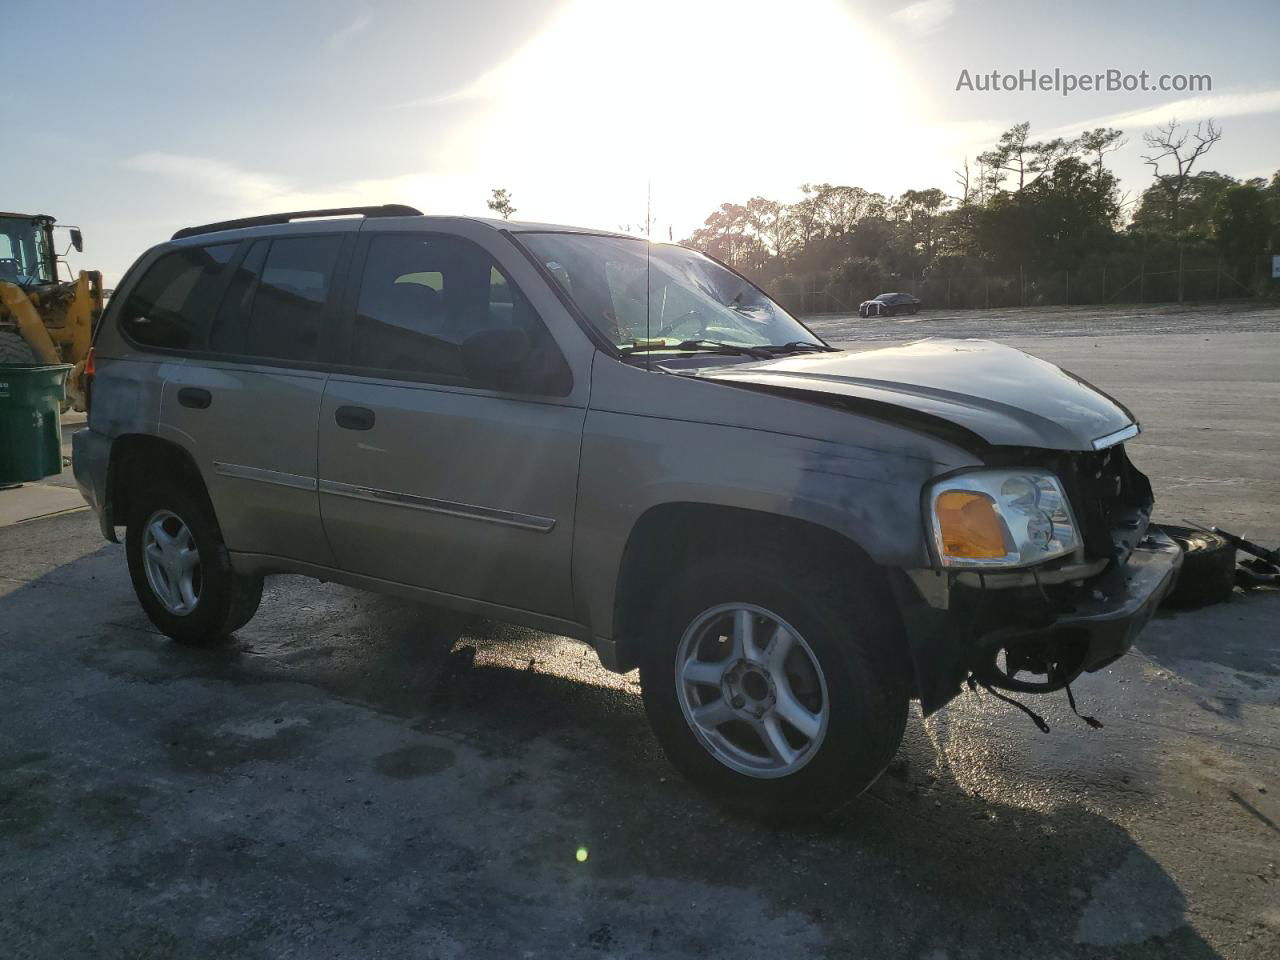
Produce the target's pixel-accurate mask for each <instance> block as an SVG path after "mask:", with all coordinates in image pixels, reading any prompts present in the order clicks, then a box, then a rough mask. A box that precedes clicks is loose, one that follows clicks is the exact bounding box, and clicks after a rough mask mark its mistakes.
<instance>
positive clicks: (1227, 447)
mask: <svg viewBox="0 0 1280 960" xmlns="http://www.w3.org/2000/svg"><path fill="white" fill-rule="evenodd" d="M1250 316H1251V317H1252V315H1250ZM1277 319H1280V317H1278V316H1277V315H1275V314H1273V315H1272V316H1271V317H1270V322H1269V323H1268V322H1264V321H1266V320H1267V318H1265V317H1264V318H1263V320H1256V319H1248V320H1233V319H1232V318H1231V317H1230V316H1227V317H1226V318H1225V319H1223V318H1219V317H1215V318H1213V320H1212V323H1210V324H1209V326H1210V327H1211V331H1210V332H1208V333H1205V332H1203V330H1202V329H1201V328H1200V327H1196V329H1194V330H1193V329H1192V328H1193V327H1195V324H1194V323H1193V321H1194V317H1191V318H1190V319H1186V320H1183V319H1179V318H1178V317H1176V316H1175V317H1174V318H1173V319H1171V320H1168V321H1167V322H1165V321H1161V322H1160V323H1158V324H1154V323H1153V324H1152V330H1154V333H1153V332H1151V331H1147V330H1145V328H1143V326H1142V324H1140V323H1137V322H1136V321H1135V322H1128V321H1126V322H1119V321H1115V322H1110V323H1103V322H1099V323H1096V324H1093V325H1091V326H1090V327H1089V329H1088V331H1087V332H1086V333H1083V334H1082V333H1080V332H1079V331H1078V330H1074V331H1072V332H1071V334H1070V335H1063V334H1062V327H1063V323H1064V321H1063V320H1062V318H1061V317H1055V318H1054V319H1053V322H1052V323H1049V322H1045V323H1042V324H1039V325H1037V321H1035V320H1033V319H1026V318H1022V319H1020V318H1018V317H1013V318H1010V319H1008V320H1007V322H1006V321H1001V323H1000V324H996V323H995V322H994V321H991V322H983V321H979V320H977V319H971V320H968V321H964V320H963V318H962V319H961V320H955V319H947V320H945V321H944V322H941V323H940V324H939V325H938V326H937V327H936V328H934V329H929V327H930V326H931V325H930V324H929V323H928V322H927V318H926V321H925V322H914V323H912V324H911V325H909V326H907V325H904V326H903V327H901V328H895V327H891V326H888V325H887V323H882V324H880V325H877V326H875V327H871V326H866V327H863V326H860V325H859V324H858V323H857V321H848V320H843V319H840V318H823V319H822V320H819V321H816V322H815V326H816V327H817V328H819V329H822V330H824V331H825V332H828V333H829V334H830V335H832V336H833V337H835V338H837V339H841V340H850V339H853V338H854V337H855V336H864V335H865V336H867V337H869V338H870V339H874V340H877V341H886V340H892V339H895V338H897V339H907V338H909V337H915V336H919V335H924V334H927V333H933V332H946V333H947V335H957V334H959V335H979V336H990V337H992V338H999V339H1002V340H1005V341H1006V342H1010V343H1012V344H1014V345H1015V346H1020V347H1022V348H1023V349H1028V350H1030V351H1031V352H1033V353H1036V354H1038V355H1040V356H1044V357H1046V358H1047V359H1050V360H1054V361H1055V362H1059V363H1062V364H1063V365H1065V366H1067V367H1068V368H1069V369H1073V370H1075V371H1076V372H1077V373H1080V374H1081V375H1083V376H1085V377H1086V378H1087V379H1090V380H1091V381H1093V382H1095V383H1096V384H1097V385H1098V386H1100V387H1102V388H1103V389H1106V390H1108V391H1110V392H1112V393H1114V394H1115V395H1117V396H1119V397H1120V398H1122V399H1123V400H1124V401H1125V402H1126V403H1127V404H1128V405H1129V406H1130V407H1131V408H1133V409H1134V410H1135V412H1136V413H1137V414H1138V416H1139V418H1140V419H1141V420H1142V422H1143V423H1144V426H1145V428H1146V433H1145V435H1144V437H1143V438H1141V439H1140V440H1139V441H1137V442H1135V443H1134V444H1133V445H1132V447H1131V450H1132V453H1133V456H1134V459H1135V460H1136V462H1137V463H1138V464H1139V466H1141V467H1142V468H1143V469H1145V470H1147V472H1149V473H1150V474H1151V475H1152V477H1153V480H1154V482H1155V486H1156V490H1157V495H1158V496H1159V497H1160V502H1159V514H1160V516H1162V517H1163V518H1164V519H1167V520H1170V521H1176V520H1178V519H1180V518H1181V517H1183V516H1190V517H1192V518H1193V519H1197V518H1198V519H1205V520H1208V521H1210V522H1218V523H1221V524H1222V525H1223V526H1227V527H1228V528H1229V529H1230V527H1231V524H1233V523H1234V524H1236V525H1237V526H1239V527H1240V528H1241V530H1240V532H1244V533H1248V534H1249V535H1250V536H1251V538H1252V539H1256V540H1259V541H1262V542H1266V543H1273V542H1280V506H1278V504H1280V481H1278V480H1277V476H1276V472H1275V465H1276V463H1277V462H1280V383H1278V382H1277V377H1276V374H1275V358H1276V356H1277V347H1280V332H1278V331H1280V324H1278V323H1277V322H1276V321H1277ZM912 320H913V321H916V320H917V318H912ZM966 324H967V325H966ZM1201 326H1203V325H1201ZM882 327H883V329H882ZM1206 337H1207V338H1208V339H1205V338H1206ZM3 495H4V494H3V492H0V496H3ZM1278 619H1280V592H1275V591H1271V592H1255V593H1253V594H1250V595H1243V594H1238V595H1237V596H1236V597H1235V598H1234V599H1233V600H1232V601H1231V602H1229V603H1227V604H1224V605H1221V606H1218V607H1214V608H1209V609H1205V610H1200V611H1192V612H1185V613H1179V614H1176V615H1174V614H1161V615H1159V616H1158V617H1157V619H1156V620H1155V621H1154V622H1153V623H1152V624H1151V626H1150V627H1149V628H1148V629H1147V631H1146V632H1145V633H1144V635H1143V636H1142V637H1141V638H1140V640H1139V642H1138V644H1137V647H1136V648H1135V650H1134V651H1133V652H1132V653H1131V654H1130V655H1129V656H1127V657H1125V658H1123V659H1122V660H1120V661H1119V662H1117V663H1116V664H1114V665H1112V666H1111V667H1110V668H1108V669H1106V670H1104V671H1102V672H1100V673H1098V674H1095V675H1090V676H1087V677H1085V678H1082V680H1081V681H1080V682H1079V683H1078V684H1077V685H1076V686H1075V690H1076V694H1077V698H1078V700H1079V701H1080V705H1081V710H1082V712H1086V713H1091V714H1094V715H1096V716H1098V717H1099V718H1100V719H1101V720H1102V721H1103V722H1104V723H1105V727H1104V729H1101V730H1091V729H1089V728H1088V727H1087V726H1085V725H1084V724H1083V723H1081V722H1080V721H1078V720H1077V719H1076V718H1075V717H1074V716H1073V715H1072V714H1071V712H1070V711H1069V709H1068V708H1067V704H1066V702H1065V698H1062V697H1057V696H1055V697H1049V698H1040V699H1039V700H1038V701H1037V702H1036V707H1037V709H1040V710H1042V711H1043V712H1044V713H1045V715H1046V717H1047V719H1048V721H1049V723H1050V725H1051V727H1052V728H1053V729H1052V732H1051V733H1050V734H1048V735H1042V734H1040V733H1039V732H1038V731H1037V730H1036V729H1035V728H1034V727H1033V726H1032V725H1031V723H1030V722H1028V721H1027V720H1026V718H1024V717H1023V716H1022V715H1020V714H1019V713H1017V712H1016V711H1015V710H1013V709H1012V708H1010V707H1008V706H1006V705H1005V704H1002V703H999V702H997V701H995V700H993V699H991V698H990V697H986V696H983V695H974V694H966V695H964V696H962V697H961V698H960V699H959V700H957V701H956V702H955V703H953V704H952V705H951V706H950V707H949V708H947V709H946V710H944V711H943V712H941V713H940V714H938V715H936V716H935V717H933V718H931V719H930V720H928V721H922V720H921V719H920V718H919V716H918V710H916V709H914V708H913V717H912V719H911V721H910V723H909V725H908V730H907V737H906V740H905V742H904V744H903V746H902V749H901V751H900V752H899V754H898V757H897V758H896V760H895V761H894V763H893V764H892V766H891V768H890V770H889V771H888V773H887V774H886V775H885V776H884V777H882V778H881V779H880V781H879V782H878V783H877V784H876V785H875V786H874V787H873V788H872V789H871V790H870V791H869V792H868V793H867V794H866V795H864V796H863V797H862V798H860V799H859V800H858V801H856V802H855V803H854V804H853V805H851V807H850V808H849V809H848V810H846V811H845V812H844V813H843V814H842V815H841V816H840V817H839V818H838V819H836V820H834V821H831V822H827V823H822V824H814V825H811V826H808V827H797V826H781V825H771V824H761V823H757V822H753V821H750V820H745V819H741V818H739V817H735V816H733V815H730V814H728V813H726V812H724V811H722V810H721V809H719V808H717V807H716V806H715V805H714V804H713V803H712V802H710V801H709V800H708V799H706V798H705V797H704V796H702V795H701V794H699V793H698V792H696V791H694V790H693V789H692V788H691V787H690V786H688V785H687V784H686V783H684V782H683V781H682V780H681V779H680V777H679V776H678V775H677V774H676V773H675V772H674V771H673V770H672V769H671V768H670V767H668V765H667V764H666V761H665V760H664V758H663V756H662V753H661V750H660V749H659V748H658V746H657V744H656V742H655V741H654V740H653V738H652V736H651V735H650V733H649V731H648V728H647V725H646V723H645V720H644V716H643V711H642V709H641V706H640V702H639V697H638V688H637V683H636V678H635V676H634V675H628V676H615V675H612V674H609V673H607V672H606V671H604V670H603V669H602V668H601V667H600V666H599V664H598V663H597V662H596V661H595V659H594V654H592V652H591V651H590V650H588V649H586V648H585V647H582V646H579V645H578V644H575V643H573V642H572V641H569V640H566V639H564V638H555V637H549V636H545V635H540V634H536V633H533V632H531V631H527V630H523V629H517V628H512V627H508V626H502V625H495V624H490V623H483V622H477V621H471V620H466V619H462V618H458V617H456V616H453V615H450V614H444V613H441V612H439V611H435V610H432V609H430V608H427V607H422V606H417V605H413V604H409V603H404V602H402V601H398V600H392V599H388V598H384V597H378V596H374V595H370V594H364V593H360V592H358V591H354V590H349V589H346V588H342V587H337V586H332V585H322V584H318V583H316V582H314V581H310V580H307V579H304V578H299V577H277V578H272V579H270V580H268V586H267V590H266V593H265V596H264V600H263V604H262V607H261V609H260V611H259V613H258V616H257V617H256V618H255V619H254V620H253V621H252V622H251V623H250V624H249V625H248V626H247V627H246V628H245V629H244V630H242V631H240V632H239V633H238V634H237V636H236V637H235V638H234V640H233V642H232V643H230V644H229V645H227V646H226V647H224V648H220V649H216V650H208V651H197V650H189V649H184V648H181V647H178V646H175V645H173V644H171V643H169V642H168V641H167V640H166V639H165V638H163V637H161V636H160V635H158V634H157V633H156V632H155V631H154V630H153V629H151V627H150V625H149V623H148V622H147V620H146V618H145V617H144V615H143V614H142V612H141V610H140V608H139V607H138V605H137V603H136V601H135V600H134V598H133V595H132V592H131V589H130V586H129V579H128V575H127V572H126V570H125V565H124V556H123V549H122V548H121V547H119V546H116V545H110V544H106V543H104V542H102V540H101V539H100V537H99V535H98V533H97V529H96V525H95V522H94V520H93V518H92V517H91V516H90V515H89V514H88V513H86V512H79V513H72V514H63V515H60V516H55V517H51V518H49V519H44V520H37V521H33V522H29V523H24V524H20V525H17V526H11V527H5V528H0V956H3V957H6V958H45V957H58V958H73V957H94V958H130V960H133V958H188V957H189V958H213V957H236V958H257V957H264V958H265V957H297V958H308V960H309V958H329V957H333V958H339V957H341V958H347V957H350V958H375V957H388V958H397V960H399V958H419V957H421V958H456V957H503V958H507V957H552V958H560V957H648V956H654V957H677V958H684V957H716V956H734V957H736V958H752V957H767V958H771V960H772V958H778V957H804V956H821V957H876V958H879V957H910V958H921V960H959V958H987V957H1010V958H1013V957H1018V958H1021V957H1036V958H1126V960H1127V958H1146V957H1178V958H1191V960H1201V958H1204V960H1208V958H1216V957H1222V958H1274V957H1276V956H1280V801H1278V797H1277V791H1280V782H1278V781H1280V776H1277V774H1278V773H1280V696H1278V694H1280V631H1277V629H1276V626H1275V624H1276V622H1277V620H1278Z"/></svg>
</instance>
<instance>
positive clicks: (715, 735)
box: [640, 555, 911, 818]
mask: <svg viewBox="0 0 1280 960" xmlns="http://www.w3.org/2000/svg"><path fill="white" fill-rule="evenodd" d="M864 572H865V571H862V570H861V569H849V568H848V567H844V568H841V567H840V565H838V564H837V565H834V566H833V567H831V568H828V569H823V570H808V569H805V568H804V567H803V566H801V564H799V563H797V562H787V560H786V559H785V558H781V557H779V558H776V559H775V558H770V559H761V560H756V559H754V558H752V557H750V556H730V555H721V556H707V557H703V558H700V559H699V561H698V562H697V563H696V564H694V565H691V566H690V567H687V568H684V569H680V570H675V571H673V572H672V575H671V578H670V580H669V581H668V582H667V583H666V584H665V585H663V586H660V587H658V588H657V589H655V590H654V591H653V593H652V596H653V605H652V607H651V608H650V610H649V618H648V623H647V625H646V626H645V629H644V632H645V640H644V644H645V646H644V648H643V650H642V651H641V663H640V686H641V690H642V692H643V695H644V705H645V712H646V713H647V714H648V716H649V722H650V724H651V725H652V727H653V730H654V733H655V734H656V735H657V737H658V739H659V741H660V742H661V743H662V747H663V750H664V751H665V752H666V754H667V757H668V759H669V760H670V761H671V763H672V764H673V765H674V766H676V767H677V768H678V769H679V770H680V771H681V772H682V773H683V774H684V775H685V776H686V777H688V778H689V779H690V780H692V781H693V782H695V783H696V784H698V786H700V787H702V788H704V789H706V790H708V791H710V792H712V793H715V794H716V795H718V796H719V797H720V799H721V800H722V801H723V802H725V803H726V804H728V805H730V806H733V807H736V808H739V809H742V810H744V811H747V812H751V813H757V814H766V815H768V816H772V817H781V818H792V817H797V816H800V817H805V816H812V815H815V814H823V813H828V812H830V811H832V810H835V809H838V808H839V807H841V806H843V805H845V804H846V803H848V802H849V801H850V800H852V799H853V798H855V797H856V796H858V794H860V793H861V792H862V791H863V790H865V789H866V788H867V787H868V786H870V785H871V784H872V783H873V782H874V781H875V779H876V778H877V777H878V776H879V775H880V773H881V772H882V771H883V770H884V768H885V767H886V766H887V765H888V763H889V761H890V760H891V759H892V758H893V754H894V752H895V751H896V750H897V748H898V744H899V742H900V741H901V740H902V733H903V729H904V727H905V725H906V719H907V705H908V702H909V697H910V679H911V678H910V673H909V667H907V665H906V664H907V661H906V660H905V657H904V656H903V650H904V648H903V647H902V646H901V644H902V643H903V638H902V636H901V628H900V627H899V625H898V623H897V620H896V617H895V616H894V614H893V612H892V608H891V607H889V606H887V605H886V604H885V601H884V599H883V597H882V596H881V595H880V591H878V590H877V589H876V588H875V587H874V586H873V584H874V583H875V582H877V581H876V580H875V578H874V576H867V577H866V578H865V579H864V578H863V577H862V576H861V574H863V573H864Z"/></svg>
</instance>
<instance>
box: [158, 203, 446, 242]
mask: <svg viewBox="0 0 1280 960" xmlns="http://www.w3.org/2000/svg"><path fill="white" fill-rule="evenodd" d="M355 214H363V215H364V216H366V217H420V216H422V211H421V210H418V209H416V208H414V207H407V206H405V205H404V204H403V203H384V204H381V205H379V206H372V207H331V208H329V209H327V210H295V211H293V212H292V213H268V214H265V215H264V216H261V217H243V218H241V219H239V220H221V221H219V222H218V223H206V224H204V225H203V226H199V227H183V228H182V229H181V230H179V231H178V232H177V233H175V234H174V235H173V239H174V240H181V239H182V238H183V237H195V236H199V235H200V234H202V233H216V232H217V231H219V230H238V229H240V228H241V227H265V226H270V225H271V224H276V223H289V222H290V221H291V220H312V219H316V218H318V217H349V216H353V215H355Z"/></svg>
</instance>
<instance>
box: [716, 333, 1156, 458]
mask: <svg viewBox="0 0 1280 960" xmlns="http://www.w3.org/2000/svg"><path fill="white" fill-rule="evenodd" d="M696 375H697V376H698V377H700V378H703V379H708V380H716V381H719V382H721V383H726V384H733V385H735V386H741V387H747V388H755V389H760V390H767V391H770V392H778V393H784V394H790V395H798V396H801V397H802V398H803V399H807V400H812V401H816V402H823V398H824V397H829V398H831V401H838V402H840V403H841V405H844V404H845V403H848V402H850V401H852V403H851V404H850V405H853V406H856V405H857V404H858V403H860V402H861V403H864V404H866V405H867V406H870V407H879V408H882V409H883V408H884V407H886V406H891V407H898V408H901V409H904V410H907V411H911V412H913V413H915V414H923V415H924V416H925V417H929V418H935V419H939V420H945V421H947V422H948V423H951V424H954V425H956V426H959V427H962V428H964V429H965V430H967V431H969V432H970V433H973V434H976V435H977V436H978V437H980V438H981V439H982V440H984V441H986V442H987V443H989V444H992V445H995V446H1019V447H1040V448H1045V449H1050V450H1093V449H1096V448H1100V447H1103V446H1107V445H1108V444H1107V443H1104V442H1100V441H1105V440H1111V441H1114V440H1118V439H1123V436H1121V437H1113V435H1114V434H1117V433H1121V432H1122V431H1126V428H1130V427H1133V428H1134V429H1133V432H1135V433H1136V432H1137V431H1136V424H1134V419H1133V415H1132V414H1131V413H1130V412H1129V411H1128V410H1126V409H1125V408H1124V407H1123V406H1122V405H1121V404H1119V403H1118V402H1117V401H1115V400H1113V399H1112V398H1111V397H1109V396H1107V395H1106V394H1105V393H1103V392H1102V391H1101V390H1098V389H1097V388H1095V387H1093V386H1091V385H1090V384H1088V383H1086V382H1085V381H1084V380H1081V379H1080V378H1079V377H1077V376H1075V375H1073V374H1070V373H1067V372H1066V371H1065V370H1063V369H1061V368H1060V367H1057V366H1054V365H1053V364H1052V363H1048V362H1047V361H1044V360H1040V359H1038V358H1036V357H1033V356H1030V355H1028V354H1025V353H1023V352H1022V351H1020V350H1014V349H1013V348H1012V347H1006V346H1003V345H1001V344H998V343H992V342H990V341H988V340H933V339H930V340H921V341H918V342H916V343H912V344H908V345H907V346H905V347H889V348H885V349H880V350H866V351H861V352H849V351H843V352H840V353H816V354H815V353H810V354H798V355H795V356H789V357H780V358H778V359H776V360H765V361H761V362H758V363H744V364H734V365H732V366H717V367H707V368H703V369H700V370H698V371H697V372H696Z"/></svg>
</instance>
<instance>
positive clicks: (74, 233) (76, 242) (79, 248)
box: [71, 227, 84, 253]
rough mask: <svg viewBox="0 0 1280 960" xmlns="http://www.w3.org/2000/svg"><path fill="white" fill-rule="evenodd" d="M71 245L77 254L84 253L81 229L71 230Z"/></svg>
mask: <svg viewBox="0 0 1280 960" xmlns="http://www.w3.org/2000/svg"><path fill="white" fill-rule="evenodd" d="M71 245H72V246H73V247H75V248H76V253H84V237H82V236H81V235H80V228H79V227H72V228H71Z"/></svg>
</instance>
